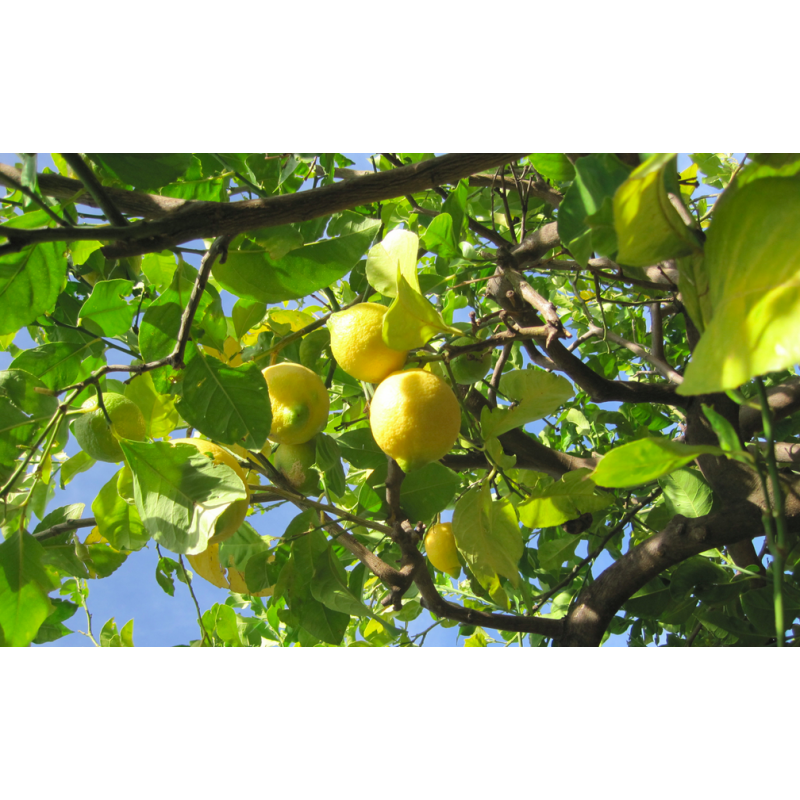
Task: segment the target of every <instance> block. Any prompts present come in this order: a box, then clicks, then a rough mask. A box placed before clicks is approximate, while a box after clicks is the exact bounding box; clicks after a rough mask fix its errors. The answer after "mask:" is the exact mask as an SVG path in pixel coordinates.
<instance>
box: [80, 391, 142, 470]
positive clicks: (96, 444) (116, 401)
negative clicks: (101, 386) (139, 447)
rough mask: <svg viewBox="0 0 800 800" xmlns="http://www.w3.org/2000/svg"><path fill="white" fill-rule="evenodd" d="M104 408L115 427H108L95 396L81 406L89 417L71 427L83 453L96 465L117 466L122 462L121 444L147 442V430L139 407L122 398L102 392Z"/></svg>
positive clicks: (121, 395)
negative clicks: (110, 464) (108, 463)
mask: <svg viewBox="0 0 800 800" xmlns="http://www.w3.org/2000/svg"><path fill="white" fill-rule="evenodd" d="M103 405H105V407H106V411H108V416H109V417H110V418H111V422H112V425H109V424H108V420H107V419H106V417H105V414H103V410H102V409H101V408H100V405H99V404H98V402H97V397H96V396H95V397H91V398H89V399H88V400H87V401H86V402H85V403H84V404H83V405H82V406H81V408H82V409H83V410H84V411H85V412H86V413H85V414H83V415H82V416H80V417H78V419H76V420H75V422H74V423H73V424H72V432H73V433H74V434H75V438H76V439H77V440H78V444H79V445H80V446H81V448H82V449H83V450H84V452H85V453H86V454H87V455H89V456H91V457H92V458H93V459H94V460H95V461H108V462H111V463H115V462H119V461H122V460H123V455H122V448H121V447H120V446H119V441H118V440H119V439H134V440H135V441H137V442H141V441H144V438H145V435H146V433H147V426H146V425H145V421H144V417H143V416H142V412H141V411H140V410H139V406H137V405H136V403H134V402H133V400H130V399H128V398H127V397H125V395H123V394H116V393H115V392H103Z"/></svg>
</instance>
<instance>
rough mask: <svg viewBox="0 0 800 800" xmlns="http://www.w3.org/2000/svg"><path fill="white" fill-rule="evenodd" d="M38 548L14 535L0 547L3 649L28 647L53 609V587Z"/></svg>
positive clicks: (28, 538)
mask: <svg viewBox="0 0 800 800" xmlns="http://www.w3.org/2000/svg"><path fill="white" fill-rule="evenodd" d="M42 555H43V550H42V546H41V544H39V542H37V541H36V539H34V538H33V536H31V535H30V534H28V533H24V532H22V533H19V532H17V533H13V534H11V536H9V537H8V538H7V539H6V540H5V541H4V542H3V543H2V544H0V630H2V634H3V638H4V639H5V644H6V646H9V647H27V646H28V645H29V644H30V643H31V642H32V641H33V639H34V637H35V636H36V633H37V631H38V630H39V627H40V626H41V624H42V623H43V622H44V621H45V619H47V617H48V616H49V614H50V613H51V612H52V610H53V607H52V605H51V603H50V599H49V598H48V596H47V594H48V592H50V591H51V590H52V589H53V588H54V587H53V584H52V582H51V580H50V577H49V576H48V574H47V572H46V571H45V569H44V566H43V565H42Z"/></svg>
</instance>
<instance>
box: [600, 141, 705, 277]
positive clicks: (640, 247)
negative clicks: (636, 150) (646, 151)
mask: <svg viewBox="0 0 800 800" xmlns="http://www.w3.org/2000/svg"><path fill="white" fill-rule="evenodd" d="M677 169H678V168H677V157H676V156H675V155H674V154H672V153H660V154H657V155H654V156H652V157H651V158H648V159H647V161H645V162H644V163H643V164H640V165H639V166H638V167H636V169H635V170H634V171H633V172H632V173H631V174H630V177H629V178H628V179H627V180H626V181H625V182H624V183H623V184H622V185H621V186H620V187H619V189H617V191H616V193H615V194H614V227H615V228H616V231H617V240H618V242H619V254H618V256H617V261H619V262H620V263H621V264H627V265H628V266H631V267H647V266H650V265H651V264H657V263H658V262H659V261H664V260H665V259H668V258H678V257H680V256H687V255H689V254H691V253H695V252H700V250H701V248H700V244H699V240H698V239H697V238H696V234H695V233H694V232H693V231H692V230H691V229H690V228H688V227H687V226H686V224H685V223H684V222H683V220H682V219H681V216H680V214H679V213H678V211H677V210H676V209H675V207H674V206H673V205H672V203H671V202H670V197H669V195H672V196H673V197H674V198H675V200H676V202H680V203H682V202H683V201H682V200H681V197H680V188H679V186H678V180H677Z"/></svg>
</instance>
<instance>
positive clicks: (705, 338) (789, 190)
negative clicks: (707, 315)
mask: <svg viewBox="0 0 800 800" xmlns="http://www.w3.org/2000/svg"><path fill="white" fill-rule="evenodd" d="M799 223H800V180H798V179H796V178H764V179H762V180H757V181H754V182H753V183H750V184H748V185H746V186H744V187H742V188H741V189H739V190H738V191H736V192H734V193H733V194H732V195H731V196H729V197H723V198H722V199H721V200H720V202H719V203H718V210H717V212H716V215H715V218H714V221H713V222H712V224H711V227H710V228H709V230H708V240H707V241H706V249H705V252H706V259H705V268H706V272H707V274H708V281H709V295H710V299H711V306H712V308H713V312H714V313H713V317H712V318H711V320H710V322H708V323H707V324H706V329H705V331H704V333H703V335H702V336H701V338H700V341H699V343H698V344H697V347H696V348H695V351H694V354H693V356H692V360H691V362H690V363H689V366H688V367H687V368H686V376H685V380H684V382H683V383H682V384H681V385H680V386H679V387H678V394H682V395H693V394H706V393H711V392H718V391H725V390H728V389H735V388H736V387H737V386H740V385H741V384H743V383H746V382H747V381H749V380H750V379H751V378H753V377H754V376H756V375H763V374H764V373H766V372H772V371H778V370H781V369H787V368H791V367H792V366H793V365H794V364H796V363H797V362H798V361H800V339H798V337H797V336H796V335H795V332H796V329H797V325H798V322H800V224H799Z"/></svg>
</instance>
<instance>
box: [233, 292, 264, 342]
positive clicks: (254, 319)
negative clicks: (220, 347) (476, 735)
mask: <svg viewBox="0 0 800 800" xmlns="http://www.w3.org/2000/svg"><path fill="white" fill-rule="evenodd" d="M266 314H267V307H266V305H264V303H259V302H257V301H253V300H237V301H236V304H235V305H234V306H233V311H232V312H231V319H232V320H233V330H234V332H235V333H236V338H237V339H241V338H242V336H244V335H245V334H246V333H247V331H249V330H250V329H251V328H255V327H256V325H258V324H259V322H261V320H262V319H264V317H265V316H266Z"/></svg>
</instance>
